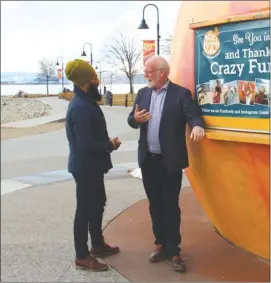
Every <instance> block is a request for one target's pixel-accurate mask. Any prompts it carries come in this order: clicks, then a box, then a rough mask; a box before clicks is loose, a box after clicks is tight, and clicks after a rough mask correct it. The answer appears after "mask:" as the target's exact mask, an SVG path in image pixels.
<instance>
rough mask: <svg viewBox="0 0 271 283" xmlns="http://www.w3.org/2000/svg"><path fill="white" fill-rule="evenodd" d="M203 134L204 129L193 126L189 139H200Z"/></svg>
mask: <svg viewBox="0 0 271 283" xmlns="http://www.w3.org/2000/svg"><path fill="white" fill-rule="evenodd" d="M204 136H205V131H204V129H203V128H202V127H199V126H195V127H194V128H193V129H192V131H191V134H190V139H191V140H193V141H195V142H196V141H200V140H202V139H203V138H204Z"/></svg>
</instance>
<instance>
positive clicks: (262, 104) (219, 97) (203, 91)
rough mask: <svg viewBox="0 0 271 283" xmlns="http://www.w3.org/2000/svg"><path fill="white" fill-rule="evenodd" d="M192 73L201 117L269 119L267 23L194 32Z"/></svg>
mask: <svg viewBox="0 0 271 283" xmlns="http://www.w3.org/2000/svg"><path fill="white" fill-rule="evenodd" d="M195 70H196V74H195V81H196V95H197V101H198V104H199V105H200V106H201V108H202V114H203V115H208V116H225V117H246V118H248V117H250V118H269V117H270V24H269V20H265V19H264V20H253V21H246V22H239V23H231V24H225V25H220V26H215V27H207V28H202V29H198V30H197V31H196V33H195Z"/></svg>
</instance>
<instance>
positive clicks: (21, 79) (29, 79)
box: [1, 72, 145, 84]
mask: <svg viewBox="0 0 271 283" xmlns="http://www.w3.org/2000/svg"><path fill="white" fill-rule="evenodd" d="M37 75H38V74H37V73H27V72H2V73H1V83H2V84H12V83H16V84H30V83H37V80H36V78H37ZM106 81H108V79H107V80H106ZM64 83H65V84H70V83H71V82H70V81H69V80H67V79H66V78H65V77H64ZM113 83H114V84H128V83H129V81H128V79H127V77H126V76H125V75H117V76H116V77H115V79H114V81H113ZM134 83H135V84H144V83H145V79H144V75H143V74H138V75H136V77H135V80H134Z"/></svg>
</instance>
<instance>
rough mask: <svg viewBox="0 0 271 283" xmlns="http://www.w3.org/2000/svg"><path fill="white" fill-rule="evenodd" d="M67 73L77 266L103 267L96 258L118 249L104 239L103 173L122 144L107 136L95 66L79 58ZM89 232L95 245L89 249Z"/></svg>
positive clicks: (86, 267) (70, 169)
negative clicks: (71, 89) (71, 92)
mask: <svg viewBox="0 0 271 283" xmlns="http://www.w3.org/2000/svg"><path fill="white" fill-rule="evenodd" d="M65 73H66V77H67V79H68V80H70V81H72V82H73V84H74V93H75V95H74V97H73V99H72V100H71V102H70V104H69V107H68V110H67V115H66V133H67V138H68V142H69V148H70V154H69V162H68V171H69V172H70V173H71V174H72V175H73V177H74V180H75V182H76V199H77V206H76V213H75V219H74V244H75V252H76V259H75V266H76V268H79V269H87V270H90V271H103V270H107V269H108V265H107V264H104V263H102V262H100V261H98V260H97V259H96V257H103V256H106V255H113V254H116V253H118V252H119V248H118V247H111V246H110V245H108V244H106V243H105V241H104V237H103V233H102V219H103V212H104V206H105V203H106V193H105V187H104V174H105V173H107V172H108V171H109V170H110V169H111V168H112V163H111V157H110V153H111V152H112V151H113V150H116V149H118V148H119V146H120V144H121V142H120V141H119V139H118V138H114V139H110V138H109V137H108V133H107V128H106V121H105V118H104V115H103V112H102V110H101V108H100V106H99V104H98V103H97V102H99V101H101V98H102V97H101V95H100V93H99V91H98V85H99V80H98V78H97V74H96V72H95V70H94V69H93V67H92V66H91V65H90V64H89V63H87V62H85V61H83V60H80V59H76V60H73V61H70V62H68V63H67V65H66V68H65ZM88 232H89V233H90V238H91V245H92V248H91V250H90V251H89V249H88Z"/></svg>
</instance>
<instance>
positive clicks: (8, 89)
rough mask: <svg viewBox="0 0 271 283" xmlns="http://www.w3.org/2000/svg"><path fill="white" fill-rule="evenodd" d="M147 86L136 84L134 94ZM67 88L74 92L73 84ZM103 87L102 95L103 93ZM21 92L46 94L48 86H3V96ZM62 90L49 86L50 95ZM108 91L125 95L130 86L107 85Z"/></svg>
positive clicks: (60, 87)
mask: <svg viewBox="0 0 271 283" xmlns="http://www.w3.org/2000/svg"><path fill="white" fill-rule="evenodd" d="M145 86H146V85H145V84H135V85H134V92H135V93H136V92H137V91H138V90H139V89H140V88H142V87H145ZM64 87H65V88H68V89H70V90H73V85H72V84H65V85H64ZM103 87H104V85H102V93H103ZM20 90H22V91H23V92H26V93H29V94H46V93H47V89H46V85H1V96H3V95H15V94H17V93H18V92H19V91H20ZM61 90H62V85H61V84H60V85H49V94H58V93H60V92H61ZM106 90H109V91H111V92H112V93H113V94H125V93H129V91H130V87H129V84H112V86H111V85H106Z"/></svg>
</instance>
